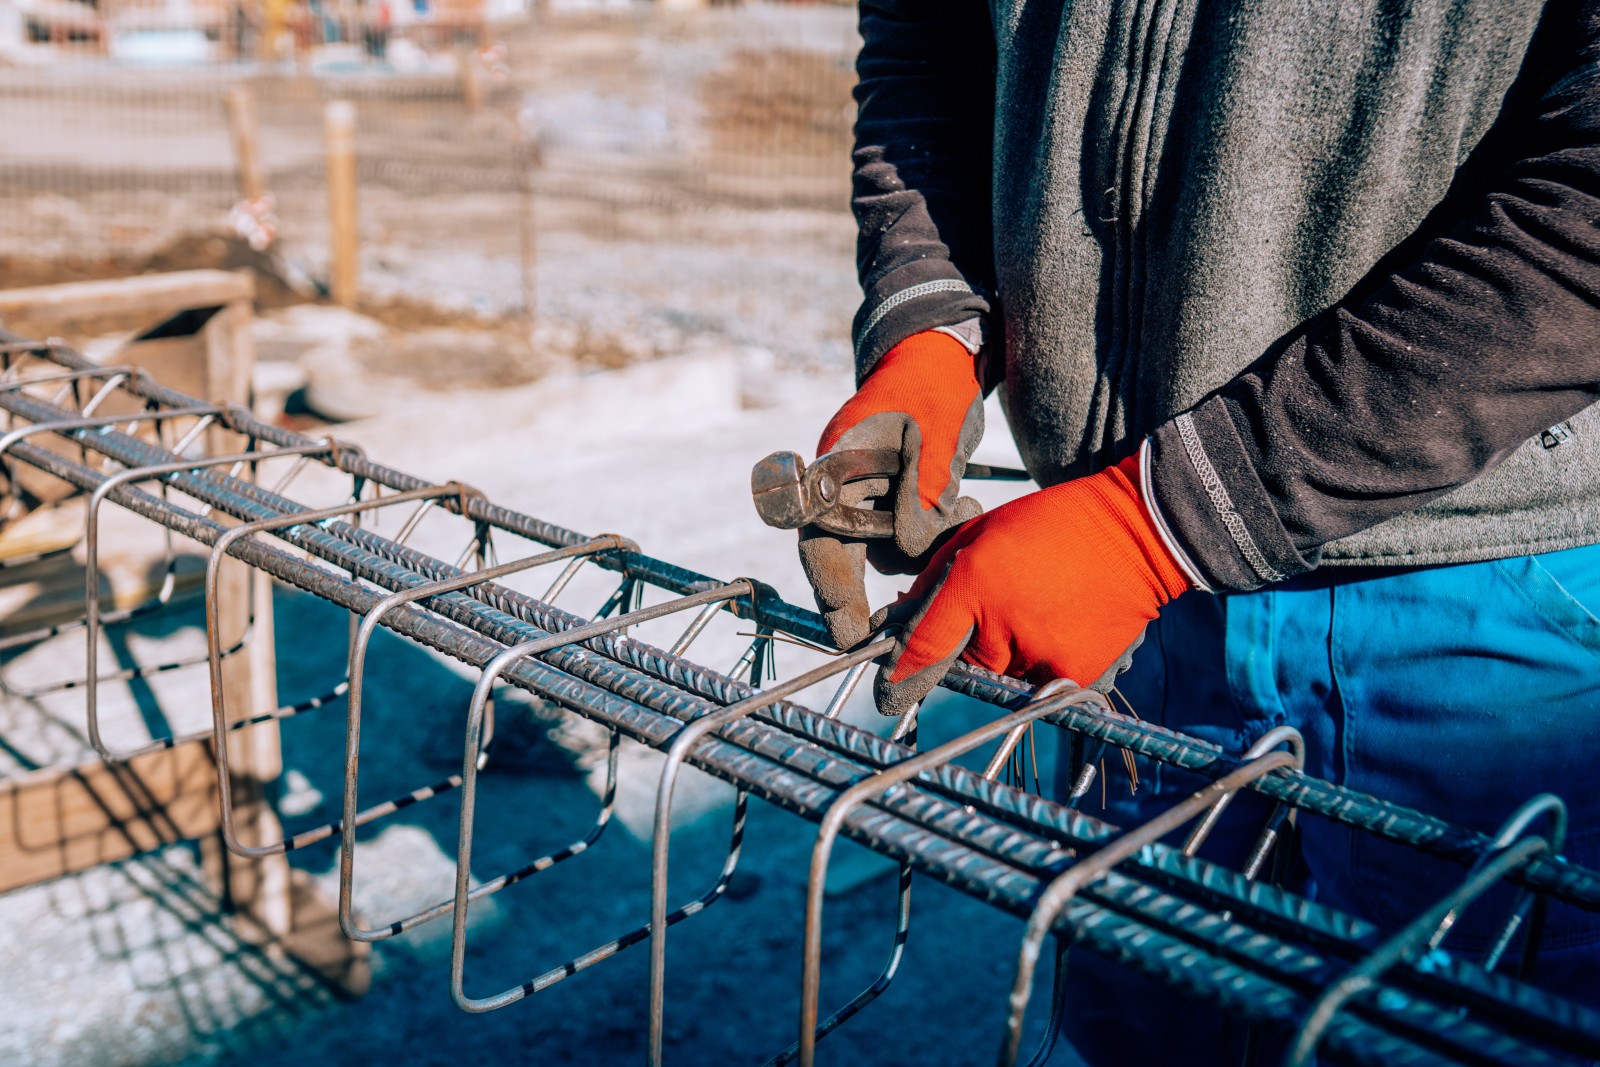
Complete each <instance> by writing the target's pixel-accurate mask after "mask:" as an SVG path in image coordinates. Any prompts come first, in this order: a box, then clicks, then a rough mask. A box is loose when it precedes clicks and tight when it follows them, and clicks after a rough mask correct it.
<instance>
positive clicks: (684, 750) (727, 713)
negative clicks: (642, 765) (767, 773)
mask: <svg viewBox="0 0 1600 1067" xmlns="http://www.w3.org/2000/svg"><path fill="white" fill-rule="evenodd" d="M893 645H894V641H893V639H891V638H882V639H879V640H876V641H872V642H870V643H868V644H866V645H864V646H862V647H861V648H858V649H855V650H854V651H852V652H846V653H843V654H841V655H840V656H839V657H838V658H837V659H835V660H834V661H833V662H831V663H826V664H824V665H822V666H821V667H817V668H815V669H813V670H809V671H806V672H805V673H804V674H800V675H797V676H795V677H794V678H790V679H789V680H788V681H785V682H780V683H779V684H778V685H775V686H773V687H772V688H771V689H768V690H764V691H762V692H760V693H757V694H755V695H754V696H750V697H747V698H745V699H744V700H741V701H739V702H738V703H736V704H730V705H728V706H727V707H725V708H723V709H721V710H720V711H714V712H712V713H710V714H708V715H704V716H701V717H700V718H698V719H695V720H693V721H692V722H688V723H685V724H684V726H683V729H682V730H681V731H679V733H678V735H677V737H675V738H673V741H672V747H671V748H669V749H668V750H667V760H666V763H665V764H663V765H662V768H661V782H660V784H659V785H658V786H657V787H656V815H655V824H654V828H653V832H652V833H651V837H650V930H651V932H652V936H651V938H650V1037H649V1045H648V1052H647V1058H648V1061H649V1062H650V1064H652V1067H656V1065H659V1064H660V1063H661V1057H662V1054H663V1049H664V1047H665V1032H666V1030H665V1027H666V983H667V938H666V926H667V923H666V911H667V867H668V862H669V858H670V855H671V847H672V798H673V796H674V794H675V793H676V791H677V784H678V772H679V770H680V769H681V768H682V767H683V764H684V763H685V761H686V760H687V759H688V758H689V753H690V752H691V751H692V750H693V749H694V748H695V746H696V745H698V744H699V743H700V742H701V741H702V740H704V739H705V737H706V736H707V735H708V734H710V733H712V732H713V731H716V730H719V729H721V728H723V727H724V726H728V725H730V724H732V723H734V722H736V721H738V720H739V719H742V718H744V717H746V716H748V715H753V714H754V713H756V712H758V711H761V710H762V709H764V708H767V707H769V706H771V705H772V704H773V703H775V702H777V701H778V700H780V699H781V698H783V697H786V696H790V695H792V694H794V693H798V692H800V691H801V690H803V689H809V688H811V687H812V686H813V685H817V684H818V683H820V682H825V681H827V680H828V679H829V678H832V677H834V676H835V675H838V674H841V673H845V672H848V671H849V670H850V669H851V668H853V667H855V666H856V665H857V664H859V663H868V662H870V661H872V660H875V659H878V658H879V657H881V656H883V655H885V654H886V653H887V652H888V651H889V649H890V648H892V647H893ZM845 681H846V683H847V684H848V683H849V678H848V677H846V680H845ZM803 1051H804V1049H803V1048H802V1053H803Z"/></svg>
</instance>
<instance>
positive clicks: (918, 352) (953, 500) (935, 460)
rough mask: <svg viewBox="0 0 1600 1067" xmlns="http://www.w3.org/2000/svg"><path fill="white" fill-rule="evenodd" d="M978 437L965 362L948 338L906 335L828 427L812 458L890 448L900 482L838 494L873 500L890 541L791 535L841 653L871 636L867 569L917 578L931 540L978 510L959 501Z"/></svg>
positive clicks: (816, 532)
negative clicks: (890, 524)
mask: <svg viewBox="0 0 1600 1067" xmlns="http://www.w3.org/2000/svg"><path fill="white" fill-rule="evenodd" d="M982 436H983V395H982V391H981V390H980V388H979V386H978V374H977V370H976V368H975V366H974V362H973V356H972V353H971V352H969V351H968V350H967V348H966V346H965V345H963V344H962V343H961V342H960V341H957V340H956V339H955V338H953V337H951V336H950V335H948V334H945V333H940V332H937V331H933V330H929V331H926V332H924V333H918V334H913V335H912V336H910V337H908V338H906V339H905V340H904V341H901V342H900V343H899V344H897V345H895V346H894V347H893V348H891V349H890V350H889V351H888V352H887V353H885V354H884V356H883V358H882V359H881V360H879V361H878V365H877V366H876V367H875V368H873V371H872V373H871V374H870V375H869V376H868V377H867V380H866V381H865V382H863V383H862V385H861V388H860V390H859V391H857V393H856V395H855V396H853V397H851V398H850V399H849V400H848V401H847V402H846V403H845V405H844V407H842V408H840V409H839V411H838V413H837V414H836V415H834V417H833V418H832V419H831V420H830V421H829V422H828V425H827V427H826V428H825V429H824V430H823V431H822V439H821V440H820V441H819V442H818V443H817V455H819V456H821V455H825V454H827V453H828V452H832V451H834V450H836V449H838V450H843V449H856V448H881V449H894V450H896V451H898V452H899V453H900V456H901V471H902V473H901V475H900V477H899V478H895V479H890V478H876V479H870V480H868V481H862V482H853V483H851V484H849V485H847V486H845V487H844V491H843V493H842V494H841V502H842V503H844V504H846V505H848V506H851V507H859V506H861V505H862V504H863V503H865V502H866V501H868V500H877V501H878V502H879V503H878V506H879V507H880V508H884V509H889V510H892V511H893V513H894V538H893V540H892V541H889V540H876V541H864V540H860V539H855V538H842V537H839V536H838V535H836V534H832V533H828V532H827V531H825V530H822V529H819V528H817V527H815V526H807V527H804V528H802V529H801V531H800V563H801V565H802V566H804V567H805V572H806V578H807V579H808V580H809V581H810V582H811V587H812V589H813V590H814V591H815V592H816V596H817V607H818V608H819V609H820V610H821V611H822V614H823V617H824V618H825V619H826V620H827V623H828V631H829V633H830V634H831V635H832V637H833V640H834V643H835V644H836V645H838V646H839V647H840V648H852V647H854V646H855V645H857V644H859V643H860V642H861V641H863V640H865V639H866V637H867V636H868V634H870V633H871V627H870V625H869V620H870V617H871V608H870V607H869V605H868V603H867V590H866V583H865V578H866V563H867V562H868V561H870V562H871V563H872V565H873V567H875V568H876V569H877V570H879V571H880V572H882V573H884V574H914V573H916V572H917V571H919V570H921V569H922V565H923V564H924V563H925V562H926V556H927V554H928V551H929V549H930V548H931V547H932V546H933V543H934V540H935V539H936V538H937V537H938V536H939V535H940V534H942V533H944V532H945V531H947V530H950V529H952V528H954V527H956V526H959V525H960V524H961V523H963V522H965V521H967V520H968V519H970V518H972V517H973V516H975V515H977V514H979V513H980V512H981V511H982V510H983V509H982V508H981V507H980V506H979V505H978V502H977V501H976V500H973V499H971V498H970V497H962V496H960V495H959V494H960V488H961V475H962V473H963V472H964V471H965V470H966V465H967V458H968V457H969V456H970V455H971V454H972V450H973V448H975V447H976V446H977V444H978V440H979V438H981V437H982Z"/></svg>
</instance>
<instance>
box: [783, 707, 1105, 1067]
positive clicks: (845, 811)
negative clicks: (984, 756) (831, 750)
mask: <svg viewBox="0 0 1600 1067" xmlns="http://www.w3.org/2000/svg"><path fill="white" fill-rule="evenodd" d="M1095 699H1099V700H1104V699H1105V698H1104V697H1103V696H1101V695H1100V694H1099V693H1096V692H1094V691H1093V690H1089V689H1080V688H1078V686H1077V683H1075V682H1071V681H1068V680H1067V679H1057V680H1056V681H1055V682H1050V683H1047V684H1046V685H1044V686H1041V687H1040V689H1039V695H1038V696H1036V697H1035V698H1034V701H1033V702H1032V703H1031V704H1029V705H1028V706H1027V707H1025V708H1023V709H1022V710H1020V711H1014V712H1012V713H1011V714H1010V715H1007V716H1005V717H1004V718H1000V719H996V720H995V721H993V722H991V723H987V724H985V725H984V726H980V727H979V728H978V729H976V730H973V731H971V732H969V733H966V734H963V735H962V736H960V737H958V738H956V739H955V740H953V741H948V742H946V743H945V744H943V745H940V746H939V747H938V748H935V749H931V750H930V751H928V752H926V753H923V754H922V755H920V756H913V757H912V758H910V759H908V760H905V761H903V762H901V763H897V764H895V765H893V766H891V767H886V768H885V769H883V770H881V771H879V772H878V773H877V774H874V775H871V776H869V777H867V778H865V779H863V780H862V781H859V782H857V783H855V784H854V785H852V786H850V787H849V788H848V789H846V790H845V791H844V792H842V793H840V794H839V797H838V799H837V800H835V801H834V802H833V803H832V804H831V805H829V807H828V811H827V814H826V815H824V816H823V817H822V822H821V824H820V826H819V827H818V830H817V840H816V843H815V844H814V845H813V846H812V849H811V870H810V873H809V876H808V878H807V879H806V918H805V947H804V956H803V958H802V961H801V965H800V1036H799V1042H798V1043H799V1046H800V1064H801V1067H812V1065H813V1064H815V1063H816V1057H817V1037H818V1035H817V1014H818V999H819V993H820V990H821V985H822V906H823V888H824V886H825V884H826V881H827V877H828V861H829V859H830V858H831V857H832V855H833V846H834V843H835V842H836V841H837V840H838V837H839V832H840V831H841V830H842V829H843V827H844V823H845V820H846V819H847V818H848V817H849V816H850V814H851V813H852V812H853V811H854V810H855V809H856V808H857V807H858V806H860V805H861V804H864V803H865V802H867V801H869V800H871V799H873V798H874V797H878V796H881V795H882V794H883V793H885V792H887V791H888V790H889V789H891V788H893V787H894V786H897V785H902V784H904V783H906V782H909V781H911V780H912V779H914V778H916V777H917V776H919V775H921V774H922V773H923V772H924V771H926V770H929V769H931V768H934V767H939V766H943V765H944V764H947V763H949V762H950V761H951V760H953V759H955V758H956V757H958V756H962V755H965V754H966V753H968V752H971V751H972V750H973V749H975V748H978V747H979V746H981V745H985V744H988V743H989V742H990V741H993V740H994V739H995V738H997V737H1004V736H1006V735H1007V734H1009V733H1011V732H1012V731H1014V730H1015V729H1016V728H1017V727H1018V726H1026V725H1027V724H1028V723H1031V722H1034V721H1036V720H1038V719H1039V718H1041V717H1043V716H1045V715H1047V714H1049V713H1050V712H1052V711H1054V710H1056V709H1057V707H1064V706H1065V705H1067V704H1069V703H1071V702H1073V701H1078V700H1095Z"/></svg>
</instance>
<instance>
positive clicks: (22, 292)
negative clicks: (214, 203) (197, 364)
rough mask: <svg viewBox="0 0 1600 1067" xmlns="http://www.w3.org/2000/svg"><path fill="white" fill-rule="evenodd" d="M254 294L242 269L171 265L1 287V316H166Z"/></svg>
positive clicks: (75, 320) (75, 319)
mask: <svg viewBox="0 0 1600 1067" xmlns="http://www.w3.org/2000/svg"><path fill="white" fill-rule="evenodd" d="M253 299H255V279H254V278H253V277H252V276H251V275H250V274H249V272H247V271H226V270H185V271H173V272H171V273H168V274H141V275H139V276H137V277H133V278H115V279H112V280H109V281H93V282H68V283H66V284H63V285H40V286H35V287H32V288H28V289H4V290H0V322H6V321H8V320H10V319H13V318H22V317H25V318H26V319H27V320H28V322H29V323H38V322H40V321H43V320H55V321H59V322H62V323H67V324H71V325H72V326H73V327H74V328H75V329H76V328H77V327H78V324H79V323H81V322H83V321H85V320H97V319H113V318H121V317H125V316H127V315H130V314H141V315H152V316H157V317H165V316H166V315H170V314H172V313H174V312H177V311H184V310H186V309H188V308H208V307H220V306H221V305H223V304H229V303H233V302H234V301H241V300H245V301H248V300H253Z"/></svg>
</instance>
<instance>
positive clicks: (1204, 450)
mask: <svg viewBox="0 0 1600 1067" xmlns="http://www.w3.org/2000/svg"><path fill="white" fill-rule="evenodd" d="M1146 447H1147V449H1148V463H1149V467H1148V470H1149V472H1150V474H1151V478H1150V480H1149V482H1147V483H1146V484H1147V485H1148V486H1149V489H1148V492H1149V494H1150V497H1151V498H1152V499H1153V501H1154V503H1155V507H1154V508H1153V510H1154V511H1155V513H1156V514H1159V515H1160V516H1161V518H1162V521H1163V523H1164V530H1163V532H1164V533H1166V534H1167V535H1168V536H1169V537H1170V538H1171V540H1172V541H1173V542H1174V543H1175V545H1176V546H1177V547H1178V549H1179V550H1180V553H1179V555H1180V558H1182V559H1184V560H1185V561H1186V562H1187V563H1189V564H1190V565H1191V566H1192V567H1193V568H1194V569H1195V570H1196V571H1197V572H1198V573H1199V575H1200V577H1201V579H1202V581H1203V583H1204V584H1205V585H1206V586H1209V587H1211V588H1212V589H1217V590H1223V589H1238V590H1247V589H1259V588H1260V587H1261V586H1263V585H1266V584H1267V583H1268V582H1276V581H1279V580H1281V579H1284V578H1288V577H1291V576H1293V575H1296V574H1303V573H1304V572H1306V571H1308V570H1311V569H1312V567H1314V566H1315V565H1316V563H1315V561H1314V560H1311V561H1308V560H1306V559H1305V558H1304V557H1303V556H1301V555H1300V553H1299V552H1298V551H1296V549H1295V547H1294V544H1293V542H1292V541H1290V539H1289V534H1288V532H1287V531H1286V530H1285V529H1284V528H1283V524H1282V523H1281V522H1279V521H1278V513H1277V511H1276V509H1275V508H1274V507H1273V506H1272V500H1271V498H1270V497H1269V496H1268V495H1267V491H1266V488H1265V487H1264V486H1263V485H1262V484H1261V479H1260V478H1259V477H1258V476H1257V474H1256V470H1255V467H1254V465H1252V464H1251V462H1250V458H1249V456H1248V455H1247V454H1246V453H1245V448H1244V442H1243V441H1242V440H1241V439H1240V437H1239V433H1238V431H1237V430H1236V429H1235V428H1234V425H1233V419H1232V418H1231V417H1230V416H1229V414H1228V409H1227V406H1226V405H1225V404H1224V403H1223V401H1222V400H1221V398H1219V397H1213V398H1212V399H1210V400H1207V401H1205V402H1204V403H1202V404H1200V405H1199V406H1198V407H1195V408H1191V409H1190V410H1189V411H1186V412H1184V413H1183V414H1181V415H1179V416H1177V417H1176V418H1174V419H1172V420H1171V421H1170V422H1167V423H1165V424H1163V425H1162V426H1161V427H1159V428H1158V429H1157V430H1156V432H1155V433H1153V434H1151V435H1150V439H1149V441H1148V443H1147V445H1146Z"/></svg>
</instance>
